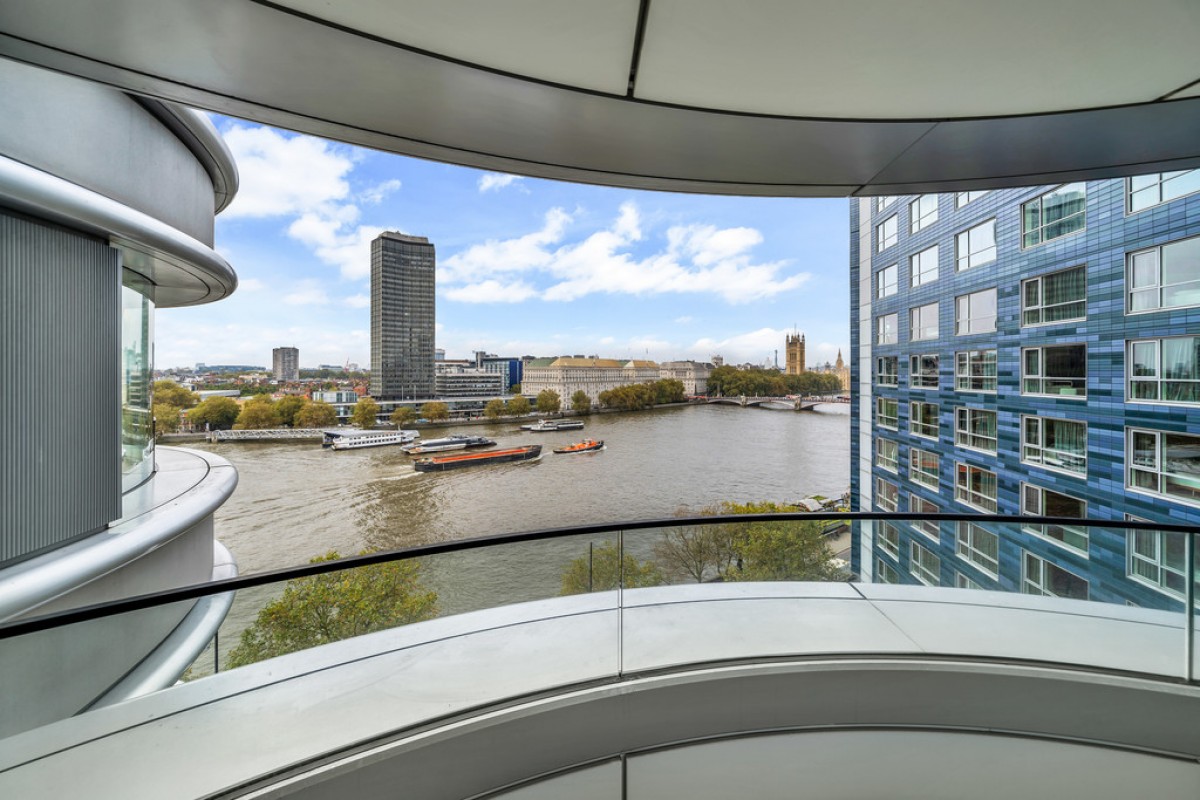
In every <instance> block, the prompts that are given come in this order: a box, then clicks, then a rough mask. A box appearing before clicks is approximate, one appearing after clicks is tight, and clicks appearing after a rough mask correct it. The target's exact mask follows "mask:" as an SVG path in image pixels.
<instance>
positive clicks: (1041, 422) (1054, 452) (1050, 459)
mask: <svg viewBox="0 0 1200 800" xmlns="http://www.w3.org/2000/svg"><path fill="white" fill-rule="evenodd" d="M1021 461H1023V462H1024V463H1026V464H1037V465H1039V466H1042V467H1048V468H1050V469H1058V470H1063V471H1065V472H1071V473H1074V474H1076V475H1086V474H1087V423H1086V422H1076V421H1075V420H1067V419H1051V418H1049V417H1022V418H1021Z"/></svg>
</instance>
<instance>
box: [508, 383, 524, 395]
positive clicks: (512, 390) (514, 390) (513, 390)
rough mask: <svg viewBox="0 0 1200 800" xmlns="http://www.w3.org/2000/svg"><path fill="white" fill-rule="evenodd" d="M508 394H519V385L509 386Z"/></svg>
mask: <svg viewBox="0 0 1200 800" xmlns="http://www.w3.org/2000/svg"><path fill="white" fill-rule="evenodd" d="M508 393H509V394H520V393H521V384H519V383H514V384H513V385H512V386H509V387H508Z"/></svg>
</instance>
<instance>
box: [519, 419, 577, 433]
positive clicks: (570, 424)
mask: <svg viewBox="0 0 1200 800" xmlns="http://www.w3.org/2000/svg"><path fill="white" fill-rule="evenodd" d="M582 427H583V423H582V422H580V421H579V420H575V419H559V420H552V419H542V420H538V421H537V422H535V423H533V424H531V425H522V426H521V430H523V431H533V432H535V433H548V432H551V431H577V430H579V429H580V428H582Z"/></svg>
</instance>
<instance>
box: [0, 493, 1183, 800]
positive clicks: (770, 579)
mask: <svg viewBox="0 0 1200 800" xmlns="http://www.w3.org/2000/svg"><path fill="white" fill-rule="evenodd" d="M835 519H836V520H846V521H848V522H849V523H850V524H851V526H853V527H856V528H859V529H860V533H861V532H862V530H864V529H868V528H870V527H872V526H880V525H882V524H885V523H886V524H887V525H890V526H893V527H897V526H913V527H915V528H916V529H917V530H929V529H930V527H931V526H932V527H934V528H937V527H939V526H940V527H941V528H942V529H943V530H945V531H946V532H947V533H950V532H952V531H954V530H956V527H957V525H958V523H959V522H964V521H967V522H971V523H973V524H976V525H977V526H981V527H986V528H987V529H988V530H990V531H992V532H993V533H995V535H996V536H997V537H998V542H999V545H998V549H999V553H1000V554H1004V553H1006V551H1008V550H1010V549H1011V548H1013V547H1019V545H1020V542H1022V541H1023V540H1024V539H1025V538H1027V537H1028V536H1029V534H1028V532H1027V530H1024V529H1026V528H1028V527H1029V525H1030V524H1039V525H1046V526H1053V525H1055V524H1062V523H1064V520H1055V519H1049V518H1028V517H1025V518H1020V519H1016V518H1003V517H987V516H983V515H927V516H922V517H909V516H904V515H884V514H851V515H841V516H835V515H831V514H820V515H794V514H793V515H761V516H753V517H710V518H700V519H686V520H661V521H655V522H645V523H634V524H627V525H613V526H599V527H591V528H586V529H567V530H555V531H541V532H533V533H526V534H518V535H511V536H503V537H494V538H487V539H478V540H470V541H460V542H452V543H446V544H439V545H433V546H426V547H421V548H414V549H411V550H406V551H398V552H394V553H386V554H374V555H371V556H365V557H357V558H355V559H347V560H345V561H344V562H319V563H314V564H310V565H307V566H304V567H300V568H296V569H292V570H284V571H281V572H277V573H271V574H265V575H257V576H250V577H243V578H237V579H233V580H228V581H222V582H217V583H214V584H211V585H206V586H200V587H195V588H192V589H186V590H177V591H173V592H165V593H160V594H159V595H152V596H149V597H145V598H140V599H134V600H131V601H124V602H120V603H114V604H108V605H107V606H97V607H93V608H90V609H83V610H80V611H74V612H67V613H65V614H62V615H59V616H58V617H50V618H43V619H41V620H29V621H25V622H22V623H17V624H10V625H8V626H5V627H3V628H0V636H2V637H3V638H4V640H5V647H11V646H12V645H14V644H18V643H20V642H21V641H22V639H23V638H25V637H31V636H41V635H45V633H46V632H49V631H57V632H60V633H62V632H67V633H70V634H71V635H74V636H78V637H81V638H85V637H86V636H87V632H88V631H90V630H93V629H95V628H96V626H113V625H118V626H122V627H136V626H138V625H139V620H140V619H142V618H143V616H144V615H149V614H154V613H156V612H157V611H158V610H159V609H160V608H163V607H166V606H169V605H171V604H177V603H179V602H181V601H183V600H191V599H194V598H197V597H202V596H216V595H220V594H225V593H228V592H230V591H232V590H236V591H237V592H238V599H237V601H236V603H235V607H234V612H233V613H232V614H231V615H230V620H227V622H226V628H225V631H224V635H223V636H222V637H221V648H220V653H219V655H214V653H212V652H211V651H210V652H209V653H208V654H207V655H206V656H204V657H202V659H201V660H200V661H199V662H197V664H196V665H194V666H193V673H194V674H201V673H211V671H212V668H213V666H214V661H215V662H217V663H216V664H215V666H218V667H221V671H220V672H218V673H217V674H207V675H206V676H205V677H199V678H196V679H194V680H190V681H189V682H186V683H182V684H179V685H177V686H175V687H173V688H170V689H166V690H163V691H159V692H155V693H152V694H148V695H146V696H143V697H139V698H135V699H131V700H128V701H126V702H121V703H117V704H115V705H111V706H108V707H106V708H99V709H95V710H92V711H88V712H87V713H84V714H81V715H78V716H75V717H72V718H69V719H65V720H62V721H59V722H55V723H52V724H49V725H44V726H42V727H39V728H37V729H34V730H31V731H28V732H26V733H23V734H20V735H17V736H14V737H10V738H8V739H7V740H5V741H4V746H3V747H0V752H2V753H3V755H2V756H0V792H2V793H3V794H4V795H5V796H12V797H25V796H76V795H79V794H82V793H84V792H86V793H88V794H89V795H90V796H95V797H108V796H112V797H118V796H119V797H123V798H135V797H147V798H163V797H189V798H190V797H208V796H218V795H219V796H223V797H226V796H228V797H233V796H254V797H259V796H271V797H283V796H287V797H305V798H309V797H334V796H339V797H340V796H346V795H352V796H355V797H364V798H371V797H388V796H393V795H394V794H395V792H396V791H398V790H402V791H404V793H405V794H408V795H411V796H417V797H429V798H467V797H482V796H487V797H511V798H532V797H551V796H556V797H565V796H569V797H596V798H608V797H611V798H618V797H624V798H643V797H665V796H689V797H701V798H704V797H714V798H715V797H728V796H729V795H730V794H733V793H735V792H737V793H743V794H744V793H746V792H747V791H751V793H752V794H753V796H762V797H767V796H779V795H782V794H786V793H787V792H789V791H794V788H795V787H796V786H798V785H802V786H804V787H805V791H806V792H811V793H812V794H813V795H814V796H829V797H870V796H879V797H883V796H888V797H895V796H912V797H946V798H952V797H963V796H968V795H969V796H974V797H980V796H982V797H1012V796H1021V795H1037V796H1046V795H1049V796H1061V797H1083V796H1087V797H1091V798H1096V797H1128V796H1131V795H1144V794H1147V793H1153V794H1154V795H1155V796H1160V797H1195V796H1196V794H1197V792H1198V791H1200V767H1198V766H1197V764H1196V759H1197V758H1198V757H1200V731H1198V729H1197V727H1196V726H1195V724H1194V721H1195V719H1196V718H1197V717H1196V715H1197V713H1198V712H1200V683H1198V682H1197V679H1198V678H1200V672H1198V671H1197V668H1196V663H1195V662H1196V642H1195V626H1196V620H1195V613H1194V602H1192V601H1193V599H1194V591H1195V590H1194V587H1195V578H1196V574H1195V573H1196V570H1195V559H1194V556H1193V553H1194V540H1195V534H1194V533H1190V532H1185V531H1182V530H1161V529H1160V530H1150V531H1147V530H1146V529H1145V526H1144V525H1142V524H1141V523H1136V522H1135V523H1111V522H1105V523H1088V522H1084V523H1080V521H1078V520H1072V521H1070V524H1072V525H1074V526H1080V525H1082V526H1083V527H1084V528H1086V530H1087V532H1088V533H1089V534H1091V535H1093V536H1098V535H1099V534H1100V532H1101V529H1103V530H1105V531H1112V530H1114V529H1116V530H1120V531H1121V532H1122V533H1123V532H1124V531H1125V530H1126V528H1127V526H1128V527H1129V529H1131V530H1139V526H1141V527H1140V530H1141V532H1142V533H1141V535H1142V536H1143V537H1146V536H1149V537H1160V538H1163V539H1164V541H1165V537H1182V541H1183V543H1184V547H1185V549H1186V550H1187V560H1186V562H1184V565H1183V570H1184V572H1185V583H1183V584H1181V585H1182V586H1183V587H1184V589H1183V592H1182V593H1181V594H1170V593H1168V592H1166V591H1164V592H1163V594H1162V596H1163V603H1162V604H1161V607H1159V608H1139V607H1134V606H1131V605H1127V604H1125V603H1122V602H1116V601H1115V600H1114V601H1111V602H1103V601H1099V600H1095V599H1092V600H1081V599H1068V598H1064V597H1057V596H1053V593H1055V592H1059V593H1062V592H1063V591H1066V590H1067V588H1068V587H1069V584H1068V583H1062V582H1054V581H1050V582H1048V583H1045V584H1044V585H1035V583H1034V582H1033V581H1032V578H1031V576H1026V577H1028V578H1030V579H1029V580H1026V579H1025V578H1022V584H1021V586H1020V587H1019V588H1020V589H1023V591H1014V592H1003V591H981V590H974V589H956V588H945V587H940V586H928V585H924V583H923V582H924V581H929V582H935V581H936V577H933V576H936V575H937V573H938V570H936V569H935V570H934V571H933V572H931V571H930V570H931V565H930V564H928V563H926V562H924V561H923V560H921V559H916V560H914V561H912V562H910V563H909V566H908V567H907V568H906V570H905V571H904V573H903V574H902V575H900V576H898V577H900V578H901V579H903V580H906V581H911V583H910V584H908V585H886V584H879V583H875V584H867V583H860V582H856V581H853V580H851V579H850V578H851V576H850V575H848V574H846V573H845V572H844V571H840V570H839V569H838V568H836V565H835V567H832V568H831V567H830V565H829V563H828V562H826V561H825V560H824V559H823V558H816V559H814V558H813V557H812V554H813V553H814V552H825V554H826V555H827V554H828V553H827V551H821V550H820V548H821V544H822V541H821V536H822V535H823V534H822V532H821V531H822V529H824V528H827V527H828V526H829V525H828V523H830V522H831V521H833V520H835ZM876 533H877V532H876ZM731 537H732V539H731ZM872 538H874V541H875V542H876V543H878V542H879V541H881V538H880V537H879V536H878V535H876V536H874V537H872ZM730 541H733V542H734V544H732V546H730V545H729V542H730ZM1179 541H1180V539H1179V538H1176V539H1173V540H1172V542H1173V545H1172V546H1174V544H1178V543H1179ZM877 546H878V544H877ZM814 548H816V550H814ZM1165 549H1166V545H1165V544H1164V550H1165ZM991 555H993V554H991V553H989V552H988V549H987V548H986V547H984V548H982V552H971V551H966V550H965V551H964V552H963V554H962V557H961V559H962V561H963V563H964V564H965V565H968V566H969V565H975V566H979V565H983V566H985V567H986V565H987V563H988V558H989V557H990V556H991ZM389 569H401V570H402V572H400V573H389V574H390V575H391V578H390V580H394V579H398V577H399V578H402V579H403V580H404V581H408V583H407V584H406V586H407V590H406V591H407V595H406V596H407V597H408V598H409V599H411V598H414V597H420V598H423V600H422V603H423V605H410V606H407V608H408V610H409V612H412V615H413V616H412V617H411V618H415V619H420V621H415V622H411V623H410V624H403V625H397V626H395V627H387V628H386V629H379V630H373V631H371V632H369V633H365V634H364V635H359V636H355V637H353V638H348V639H344V640H340V641H327V642H326V643H323V644H320V645H319V646H314V647H310V648H307V649H304V650H301V651H297V652H290V653H287V654H284V655H279V656H277V657H272V658H269V659H267V660H263V661H260V662H257V663H251V664H248V665H246V666H241V667H237V668H233V669H226V668H225V666H228V664H229V662H230V660H231V654H232V658H233V659H238V658H241V657H240V656H239V655H238V654H236V653H232V651H233V650H234V647H233V644H232V642H234V641H236V640H237V638H238V637H237V634H236V632H235V630H234V629H235V628H236V627H237V626H238V625H242V626H244V625H246V624H247V623H248V622H249V621H250V620H252V619H254V617H255V615H256V613H257V611H258V610H260V609H261V608H263V607H264V606H265V604H267V603H269V602H271V601H272V600H274V599H276V598H279V597H281V596H282V593H283V591H284V588H285V586H286V585H288V584H287V582H288V581H291V584H290V586H291V592H292V594H290V595H289V597H290V598H291V602H292V604H293V606H294V604H295V603H296V602H302V601H301V600H300V598H302V597H303V592H301V591H300V590H301V589H302V587H304V586H306V585H307V586H309V587H313V586H320V587H322V588H321V592H322V593H325V596H326V597H328V596H331V595H332V596H336V595H337V592H338V591H339V589H338V587H339V586H341V587H345V586H348V585H356V584H354V576H359V577H367V576H370V575H372V571H376V572H375V573H374V574H375V575H377V576H378V575H379V574H381V573H379V572H378V571H379V570H389ZM1101 570H1102V567H1100V566H1099V565H1098V566H1097V572H1096V574H1089V575H1085V576H1083V577H1084V578H1085V579H1087V580H1088V581H1090V582H1095V583H1097V584H1099V583H1101V582H1102V583H1104V584H1105V585H1107V586H1109V587H1110V588H1111V587H1113V586H1115V585H1116V584H1119V583H1120V582H1122V581H1132V582H1134V583H1137V584H1138V586H1139V587H1141V586H1143V584H1144V582H1145V580H1146V579H1145V577H1144V575H1139V574H1134V575H1124V574H1120V575H1117V574H1102V572H1101ZM797 576H798V577H801V578H803V577H819V578H821V579H820V580H796V579H793V578H794V577H797ZM589 590H590V591H589ZM1032 591H1038V592H1045V594H1031V593H1029V592H1032ZM430 592H432V593H435V594H436V599H435V600H430V598H429V595H428V593H430ZM1097 595H1098V593H1097V594H1096V595H1093V596H1097ZM393 599H394V598H393ZM414 609H419V610H418V611H414ZM341 613H342V614H346V615H349V614H351V610H350V608H349V606H343V607H342V609H341ZM347 619H348V617H347ZM239 620H240V622H239ZM231 626H232V627H231ZM321 639H322V637H321V636H317V637H316V638H315V639H314V640H313V641H320V640H321ZM261 641H265V639H260V643H261ZM239 647H243V648H244V647H245V641H244V640H243V641H242V642H240V643H239ZM262 654H263V653H259V655H262ZM221 662H224V665H225V666H221ZM133 753H137V754H139V755H138V761H137V769H130V768H129V767H130V764H129V761H128V758H129V754H133ZM198 754H203V757H198ZM1018 764H1019V767H1017V765H1018ZM1006 767H1007V768H1006ZM398 787H401V788H399V789H398Z"/></svg>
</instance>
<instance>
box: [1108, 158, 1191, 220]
mask: <svg viewBox="0 0 1200 800" xmlns="http://www.w3.org/2000/svg"><path fill="white" fill-rule="evenodd" d="M1192 172H1200V169H1180V170H1171V171H1170V172H1149V173H1146V174H1145V175H1133V176H1131V177H1128V178H1126V179H1125V215H1126V216H1132V215H1133V214H1140V213H1142V212H1143V211H1149V210H1150V209H1152V208H1157V207H1158V206H1161V205H1166V204H1167V203H1170V202H1173V201H1175V200H1179V199H1180V198H1183V197H1189V196H1191V195H1193V194H1196V193H1197V192H1200V186H1198V187H1197V188H1195V189H1193V190H1192V191H1190V192H1184V193H1183V194H1177V195H1174V196H1172V197H1165V198H1164V197H1163V186H1164V185H1165V184H1167V183H1168V182H1169V181H1173V180H1175V179H1176V178H1182V177H1183V176H1184V175H1187V174H1188V173H1192ZM1151 175H1156V176H1158V180H1156V181H1154V182H1153V183H1151V184H1150V185H1148V186H1143V187H1141V188H1139V189H1134V188H1133V182H1134V181H1135V180H1136V179H1138V178H1148V177H1150V176H1151ZM1163 175H1170V176H1171V177H1170V178H1167V179H1166V180H1163V177H1162V176H1163ZM1151 186H1153V187H1157V189H1158V201H1157V202H1154V203H1151V204H1149V205H1146V206H1142V207H1141V208H1136V209H1135V208H1134V207H1133V196H1134V195H1135V194H1137V193H1138V192H1144V191H1146V190H1147V189H1149V188H1151Z"/></svg>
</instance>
